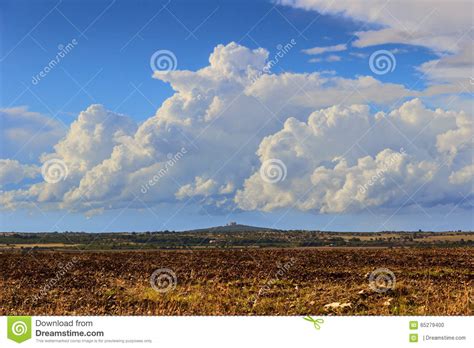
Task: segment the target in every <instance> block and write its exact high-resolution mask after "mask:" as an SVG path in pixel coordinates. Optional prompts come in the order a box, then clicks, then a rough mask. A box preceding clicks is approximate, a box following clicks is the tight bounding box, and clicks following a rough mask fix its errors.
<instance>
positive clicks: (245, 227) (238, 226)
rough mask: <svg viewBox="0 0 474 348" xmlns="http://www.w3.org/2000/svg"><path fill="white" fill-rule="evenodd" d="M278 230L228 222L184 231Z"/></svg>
mask: <svg viewBox="0 0 474 348" xmlns="http://www.w3.org/2000/svg"><path fill="white" fill-rule="evenodd" d="M264 231H269V232H276V231H279V230H277V229H274V228H268V227H257V226H249V225H241V224H227V225H224V226H215V227H208V228H200V229H196V230H188V231H183V232H184V233H186V232H189V233H194V232H216V233H224V232H264Z"/></svg>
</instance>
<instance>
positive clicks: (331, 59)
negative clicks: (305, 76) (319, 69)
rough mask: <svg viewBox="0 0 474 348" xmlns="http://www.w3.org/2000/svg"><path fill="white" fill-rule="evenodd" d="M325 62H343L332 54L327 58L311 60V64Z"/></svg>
mask: <svg viewBox="0 0 474 348" xmlns="http://www.w3.org/2000/svg"><path fill="white" fill-rule="evenodd" d="M323 61H326V62H329V63H332V62H339V61H341V57H340V56H336V55H334V54H331V55H330V56H327V57H325V58H311V59H310V60H309V62H310V63H319V62H323Z"/></svg>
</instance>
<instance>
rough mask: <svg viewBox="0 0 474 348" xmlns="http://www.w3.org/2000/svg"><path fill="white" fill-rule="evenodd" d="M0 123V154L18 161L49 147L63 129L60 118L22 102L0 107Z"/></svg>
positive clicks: (55, 141) (32, 157) (29, 159)
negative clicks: (56, 118) (35, 109)
mask: <svg viewBox="0 0 474 348" xmlns="http://www.w3.org/2000/svg"><path fill="white" fill-rule="evenodd" d="M0 125H1V127H0V138H1V144H0V157H3V158H15V159H18V160H20V161H22V162H32V161H35V160H36V159H37V158H38V156H39V155H41V154H42V153H43V152H47V151H51V149H52V147H53V145H54V144H56V143H57V142H58V140H59V139H60V138H62V137H63V136H64V134H65V132H66V129H65V126H63V125H62V124H61V123H60V122H58V121H56V120H55V119H52V118H49V117H47V116H45V115H42V114H40V113H38V112H32V111H29V110H28V108H27V107H25V106H18V107H13V108H4V109H0Z"/></svg>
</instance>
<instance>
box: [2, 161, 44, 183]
mask: <svg viewBox="0 0 474 348" xmlns="http://www.w3.org/2000/svg"><path fill="white" fill-rule="evenodd" d="M39 173H40V170H39V168H38V167H37V166H34V165H31V166H30V165H23V164H21V163H20V162H18V161H16V160H10V159H0V187H2V186H5V185H8V184H18V183H20V182H22V181H23V180H24V179H27V178H30V179H32V178H35V177H36V176H38V174H39Z"/></svg>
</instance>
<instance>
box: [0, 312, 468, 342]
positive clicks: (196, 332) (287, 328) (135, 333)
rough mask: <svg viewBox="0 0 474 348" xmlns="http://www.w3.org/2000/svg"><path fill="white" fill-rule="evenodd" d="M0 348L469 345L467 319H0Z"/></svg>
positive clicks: (316, 317)
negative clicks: (66, 347)
mask: <svg viewBox="0 0 474 348" xmlns="http://www.w3.org/2000/svg"><path fill="white" fill-rule="evenodd" d="M0 324H1V326H0V327H1V328H2V329H1V330H0V333H1V337H0V347H18V343H21V347H33V346H38V347H58V348H60V347H65V346H67V345H72V346H77V345H83V346H87V347H124V346H126V345H127V346H130V347H131V346H136V347H138V346H147V347H206V348H212V347H216V348H224V347H225V348H230V347H236V348H237V347H238V348H242V347H364V348H365V347H384V348H385V347H396V348H401V347H420V346H430V347H473V346H474V341H473V335H474V333H473V331H472V328H473V327H474V320H473V317H354V316H352V317H340V316H338V317H318V316H311V317H306V318H303V317H92V316H91V317H56V316H55V317H45V316H34V317H0Z"/></svg>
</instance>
